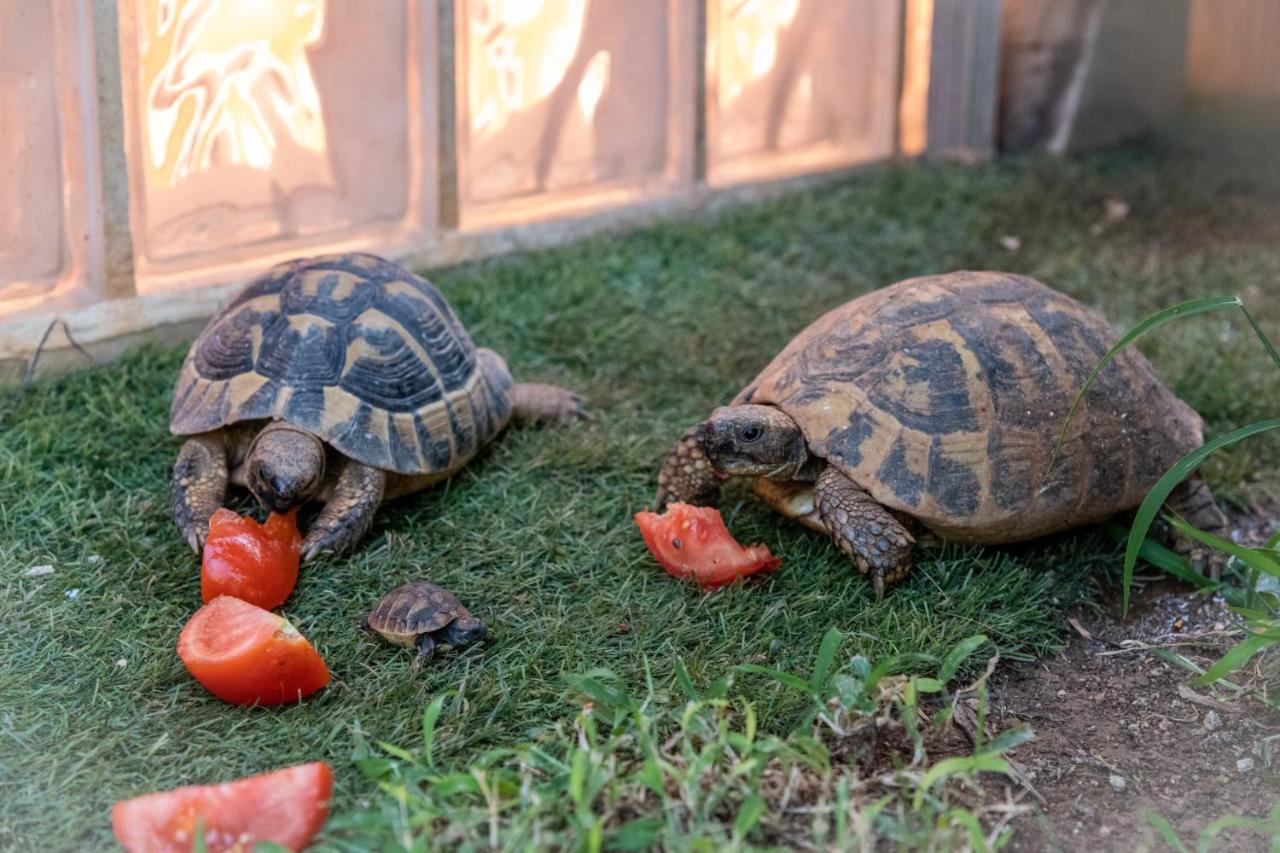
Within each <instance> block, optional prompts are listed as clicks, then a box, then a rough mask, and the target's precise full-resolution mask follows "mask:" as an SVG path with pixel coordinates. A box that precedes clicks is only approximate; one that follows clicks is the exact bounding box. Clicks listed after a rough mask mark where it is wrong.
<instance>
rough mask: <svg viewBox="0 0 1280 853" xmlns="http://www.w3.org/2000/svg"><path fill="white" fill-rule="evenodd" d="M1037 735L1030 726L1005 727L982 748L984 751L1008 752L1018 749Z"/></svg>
mask: <svg viewBox="0 0 1280 853" xmlns="http://www.w3.org/2000/svg"><path fill="white" fill-rule="evenodd" d="M1035 736H1036V735H1035V732H1033V731H1032V730H1031V727H1030V726H1015V727H1014V728H1011V729H1005V730H1004V731H1002V732H1001V733H1000V734H998V735H996V736H995V737H993V738H992V739H991V740H989V741H987V743H986V744H984V745H983V747H982V750H983V752H1008V751H1009V750H1011V749H1017V748H1018V747H1020V746H1022V745H1023V744H1024V743H1026V742H1027V741H1029V740H1032V739H1033V738H1034V737H1035Z"/></svg>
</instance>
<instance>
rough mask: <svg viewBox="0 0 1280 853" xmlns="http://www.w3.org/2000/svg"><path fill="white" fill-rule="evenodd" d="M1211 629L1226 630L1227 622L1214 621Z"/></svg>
mask: <svg viewBox="0 0 1280 853" xmlns="http://www.w3.org/2000/svg"><path fill="white" fill-rule="evenodd" d="M1213 630H1215V631H1225V630H1227V623H1226V622H1214V623H1213Z"/></svg>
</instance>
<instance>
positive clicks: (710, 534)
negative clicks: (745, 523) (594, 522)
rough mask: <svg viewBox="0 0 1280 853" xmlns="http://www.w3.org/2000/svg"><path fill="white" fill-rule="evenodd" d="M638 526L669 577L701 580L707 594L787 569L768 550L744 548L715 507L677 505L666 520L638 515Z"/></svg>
mask: <svg viewBox="0 0 1280 853" xmlns="http://www.w3.org/2000/svg"><path fill="white" fill-rule="evenodd" d="M636 526H637V527H639V528H640V533H641V535H642V536H644V544H646V545H648V546H649V552H650V553H651V554H653V556H654V557H656V558H657V559H658V562H659V563H660V564H662V568H664V569H666V570H667V574H669V575H671V576H672V577H676V578H681V579H683V580H688V579H692V580H696V581H697V582H698V584H699V585H701V586H702V587H704V588H706V587H714V586H722V585H724V584H727V583H732V582H733V581H735V580H737V579H738V578H745V577H747V576H748V575H754V574H756V573H757V572H772V571H774V570H775V569H777V568H778V566H780V565H782V560H781V559H779V558H778V557H775V556H773V554H770V553H769V548H768V546H765V545H751V546H749V547H746V548H743V547H742V546H741V545H739V544H738V542H737V540H736V539H734V538H733V536H732V535H731V534H730V533H729V531H728V529H727V528H726V527H725V526H724V519H723V518H721V517H720V511H719V510H717V509H715V508H713V507H699V506H690V505H689V504H682V503H674V504H671V506H669V507H667V511H666V512H665V513H663V514H662V515H658V514H657V513H654V512H638V513H636Z"/></svg>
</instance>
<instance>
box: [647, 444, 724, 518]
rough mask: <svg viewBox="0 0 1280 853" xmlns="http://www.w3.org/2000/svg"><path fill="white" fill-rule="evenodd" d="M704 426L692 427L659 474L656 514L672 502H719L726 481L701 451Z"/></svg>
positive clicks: (697, 503) (669, 456)
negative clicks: (721, 485)
mask: <svg viewBox="0 0 1280 853" xmlns="http://www.w3.org/2000/svg"><path fill="white" fill-rule="evenodd" d="M703 429H704V427H703V425H702V424H697V425H695V426H692V427H690V428H689V429H688V430H687V431H686V432H685V434H684V435H682V436H680V440H679V441H677V442H676V446H675V447H674V448H672V450H671V452H670V453H669V454H667V459H666V461H665V462H663V463H662V468H661V469H660V470H659V471H658V494H657V495H656V496H655V497H654V499H653V503H654V507H653V508H654V511H655V512H662V511H663V510H664V509H666V508H667V504H670V503H686V504H693V505H694V506H715V505H716V504H717V503H719V502H720V484H721V483H723V482H724V478H723V477H721V476H720V475H719V474H718V473H716V469H715V468H714V467H712V465H711V461H710V460H708V459H707V457H706V454H704V453H703V452H702V433H703Z"/></svg>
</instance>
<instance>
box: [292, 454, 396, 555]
mask: <svg viewBox="0 0 1280 853" xmlns="http://www.w3.org/2000/svg"><path fill="white" fill-rule="evenodd" d="M386 487H387V473H386V472H385V471H383V470H381V469H379V468H370V467H369V466H368V465H362V464H360V463H359V462H356V461H354V460H350V459H349V460H347V463H346V465H344V466H343V468H342V473H341V474H340V475H339V476H338V482H336V483H334V486H333V494H332V495H331V496H330V498H329V502H328V503H327V504H325V505H324V509H322V510H320V514H319V515H318V516H316V520H315V523H314V524H312V525H311V529H310V530H308V531H307V535H306V537H304V538H303V540H302V559H304V560H310V559H311V558H312V557H314V556H316V555H317V554H319V553H320V552H321V551H332V552H333V553H335V554H338V553H341V552H343V551H346V550H347V549H349V548H351V547H352V546H353V545H355V544H356V543H357V542H359V541H360V540H361V539H362V538H364V535H365V534H366V533H368V532H369V528H370V527H372V526H373V517H374V515H375V514H376V513H377V511H378V507H379V506H381V505H382V495H383V492H385V491H386Z"/></svg>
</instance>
